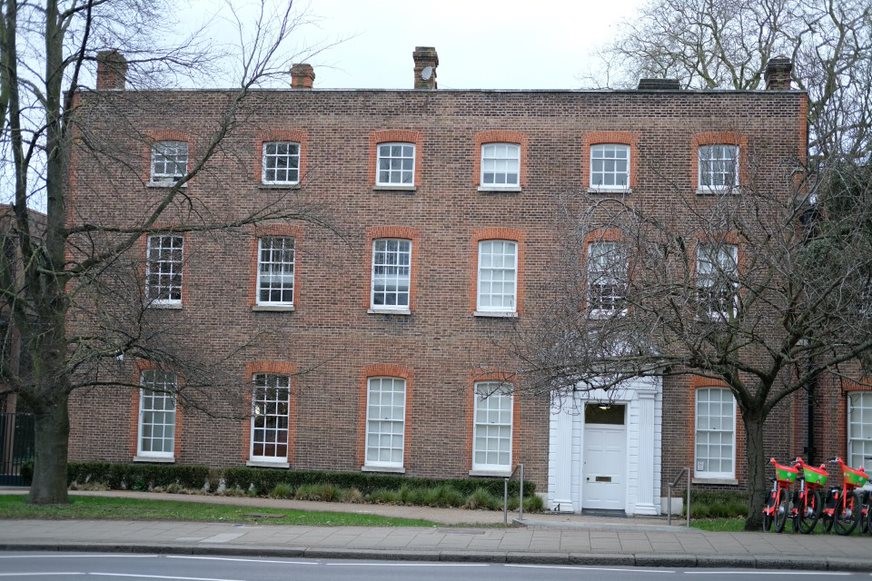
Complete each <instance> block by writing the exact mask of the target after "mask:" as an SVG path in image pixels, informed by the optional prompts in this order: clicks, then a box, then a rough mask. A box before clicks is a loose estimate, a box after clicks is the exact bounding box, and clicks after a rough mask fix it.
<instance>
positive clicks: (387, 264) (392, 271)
mask: <svg viewBox="0 0 872 581" xmlns="http://www.w3.org/2000/svg"><path fill="white" fill-rule="evenodd" d="M411 261H412V242H411V240H400V239H388V238H386V239H378V240H374V241H373V247H372V306H373V308H375V307H392V308H398V309H406V308H408V307H409V288H410V284H411V266H410V265H411Z"/></svg>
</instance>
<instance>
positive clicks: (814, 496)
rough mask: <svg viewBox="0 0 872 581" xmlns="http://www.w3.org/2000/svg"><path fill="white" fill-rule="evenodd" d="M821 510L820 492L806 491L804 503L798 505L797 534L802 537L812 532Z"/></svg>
mask: <svg viewBox="0 0 872 581" xmlns="http://www.w3.org/2000/svg"><path fill="white" fill-rule="evenodd" d="M821 510H823V506H822V501H821V493H820V490H808V491H806V496H805V502H802V503H800V505H799V517H798V518H799V532H801V533H802V534H804V535H807V534H809V533H810V532H812V531H813V530H814V527H815V525H816V524H817V521H818V519H819V518H820V516H821Z"/></svg>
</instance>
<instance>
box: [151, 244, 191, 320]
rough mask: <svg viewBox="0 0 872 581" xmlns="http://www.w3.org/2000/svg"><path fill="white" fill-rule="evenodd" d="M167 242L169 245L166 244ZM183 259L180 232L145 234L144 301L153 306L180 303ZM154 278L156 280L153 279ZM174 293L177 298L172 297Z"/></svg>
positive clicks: (183, 249) (182, 282)
mask: <svg viewBox="0 0 872 581" xmlns="http://www.w3.org/2000/svg"><path fill="white" fill-rule="evenodd" d="M167 242H169V244H168V245H166V246H165V244H166V243H167ZM177 243H178V244H177ZM176 251H177V252H176ZM184 260H185V237H184V236H182V235H181V234H172V233H165V234H152V235H150V236H149V237H148V240H147V242H146V256H145V298H146V301H147V304H149V305H155V306H177V305H181V304H182V292H183V285H184ZM155 277H156V280H154V281H153V280H152V279H153V278H155ZM164 279H166V280H164ZM174 295H178V297H177V298H174Z"/></svg>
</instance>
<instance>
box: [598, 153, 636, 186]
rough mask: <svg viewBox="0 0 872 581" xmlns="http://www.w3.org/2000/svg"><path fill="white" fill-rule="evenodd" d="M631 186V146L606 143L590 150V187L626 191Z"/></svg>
mask: <svg viewBox="0 0 872 581" xmlns="http://www.w3.org/2000/svg"><path fill="white" fill-rule="evenodd" d="M629 186H630V146H629V145H621V144H613V143H604V144H598V145H592V146H591V148H590V187H591V189H599V190H610V189H613V190H626V189H627V188H629Z"/></svg>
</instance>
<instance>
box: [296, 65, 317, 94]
mask: <svg viewBox="0 0 872 581" xmlns="http://www.w3.org/2000/svg"><path fill="white" fill-rule="evenodd" d="M314 83H315V70H314V69H313V68H312V65H308V64H306V63H299V64H295V65H293V66H292V67H291V88H292V89H311V88H312V85H313V84H314Z"/></svg>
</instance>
